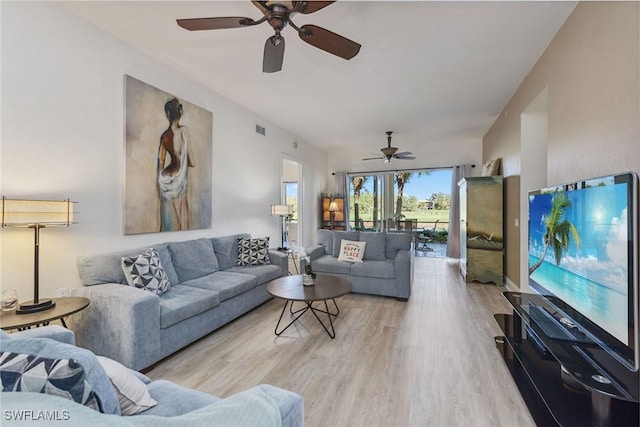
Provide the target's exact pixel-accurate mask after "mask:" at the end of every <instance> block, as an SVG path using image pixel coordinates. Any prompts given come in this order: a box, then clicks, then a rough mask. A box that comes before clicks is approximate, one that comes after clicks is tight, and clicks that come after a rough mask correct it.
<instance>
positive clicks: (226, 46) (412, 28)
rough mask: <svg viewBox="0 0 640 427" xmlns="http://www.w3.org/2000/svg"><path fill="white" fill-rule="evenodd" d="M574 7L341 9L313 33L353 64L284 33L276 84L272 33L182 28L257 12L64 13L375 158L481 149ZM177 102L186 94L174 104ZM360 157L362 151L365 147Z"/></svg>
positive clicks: (102, 5) (320, 140)
mask: <svg viewBox="0 0 640 427" xmlns="http://www.w3.org/2000/svg"><path fill="white" fill-rule="evenodd" d="M575 4H576V3H575V2H560V1H552V2H541V1H534V2H523V1H517V2H505V1H498V2H484V1H475V2H458V1H447V2H432V1H410V2H404V1H388V2H379V1H339V2H336V3H335V4H332V5H330V6H328V7H326V8H325V9H322V10H320V11H318V12H316V13H314V14H310V15H301V14H298V15H295V16H294V17H293V21H294V22H295V23H296V24H297V25H298V26H301V25H304V24H307V23H313V24H315V25H318V26H321V27H324V28H326V29H328V30H331V31H333V32H336V33H338V34H340V35H343V36H345V37H347V38H349V39H351V40H354V41H356V42H358V43H360V44H361V45H362V49H361V50H360V53H359V54H358V55H357V56H356V57H355V58H353V59H352V60H350V61H345V60H344V59H341V58H338V57H335V56H333V55H330V54H328V53H325V52H324V51H321V50H319V49H316V48H314V47H313V46H310V45H308V44H306V43H304V42H302V41H301V40H300V39H299V38H298V36H297V34H296V32H295V30H294V29H293V28H290V27H287V28H285V30H284V31H283V36H284V37H285V39H286V51H285V57H284V65H283V69H282V71H281V72H279V73H273V74H264V73H262V51H263V47H264V43H265V41H266V39H267V38H268V37H269V36H271V35H272V34H273V30H272V28H271V27H270V26H269V25H268V24H267V23H263V24H261V25H259V26H256V27H248V28H238V29H225V30H215V31H200V32H189V31H186V30H183V29H182V28H180V27H178V26H177V25H176V22H175V20H176V18H195V17H212V16H247V17H251V18H253V19H256V20H257V19H258V18H260V17H261V16H262V15H261V13H260V11H259V10H258V9H257V8H256V7H254V6H253V5H252V4H251V3H250V2H249V1H232V2H229V1H86V2H84V1H83V2H63V5H64V7H65V8H67V9H68V10H70V11H71V12H73V13H75V14H77V15H79V16H80V17H82V18H83V19H85V20H87V21H89V22H91V23H93V24H94V25H96V26H98V27H100V28H102V29H104V30H105V31H107V32H109V33H111V34H113V35H114V36H116V37H117V38H120V39H122V40H124V41H125V42H127V43H129V44H130V45H132V46H134V47H136V48H137V49H139V50H141V51H143V52H145V53H146V54H148V55H150V56H151V57H154V58H156V59H157V60H158V61H160V62H162V63H164V64H166V65H167V66H169V67H174V68H176V69H178V70H180V72H182V73H183V74H185V75H187V76H189V77H191V78H193V79H194V80H196V81H198V82H200V83H201V84H203V85H205V86H207V87H210V88H211V89H213V90H214V91H216V92H218V93H220V94H222V95H224V96H226V97H228V98H230V99H231V100H233V101H235V102H237V103H238V104H240V105H242V106H244V107H245V108H247V109H248V110H250V111H252V112H254V113H255V114H257V115H259V116H262V117H264V118H265V119H266V120H268V121H270V122H273V123H275V124H277V125H279V126H281V127H283V128H285V129H287V130H288V131H290V132H292V133H293V134H294V135H297V136H299V137H300V138H301V139H303V140H306V141H307V142H309V143H312V144H314V145H316V146H318V147H320V148H323V149H329V148H331V147H343V148H347V147H349V150H348V151H349V152H359V151H361V156H362V157H369V155H370V154H371V153H373V152H377V150H378V149H379V148H380V147H382V146H383V145H385V144H386V135H385V133H384V132H385V131H387V130H393V131H395V133H394V138H393V145H395V146H397V147H399V148H400V150H401V151H405V150H408V151H412V150H413V151H421V149H422V151H424V147H425V144H429V143H436V142H437V143H443V142H446V143H449V142H450V143H455V142H456V141H462V140H469V139H474V138H482V137H483V136H484V134H485V133H486V131H487V130H488V129H489V126H490V125H491V124H492V123H493V122H494V120H495V118H496V117H497V115H498V114H499V113H500V112H501V111H502V109H503V107H504V106H505V104H506V103H507V101H508V100H509V98H510V97H511V96H512V95H513V93H514V91H515V90H516V88H517V87H518V86H519V85H520V83H521V82H522V80H523V79H524V78H525V76H526V75H527V73H528V72H529V71H530V70H531V68H532V67H533V65H534V64H535V63H536V61H537V60H538V58H539V57H540V55H541V54H542V52H543V51H544V49H545V48H546V46H547V45H548V44H549V42H550V41H551V39H552V38H553V36H554V35H555V34H556V33H557V31H558V29H559V28H560V27H561V26H562V24H563V23H564V21H565V20H566V18H567V16H568V15H569V14H570V13H571V11H572V10H573V8H574V7H575ZM177 95H179V94H177ZM360 147H361V148H360Z"/></svg>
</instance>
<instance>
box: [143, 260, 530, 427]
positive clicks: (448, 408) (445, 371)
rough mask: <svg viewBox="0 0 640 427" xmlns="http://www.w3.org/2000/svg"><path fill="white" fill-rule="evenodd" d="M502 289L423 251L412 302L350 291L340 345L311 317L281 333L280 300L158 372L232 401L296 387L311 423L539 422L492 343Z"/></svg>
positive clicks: (503, 306) (502, 308)
mask: <svg viewBox="0 0 640 427" xmlns="http://www.w3.org/2000/svg"><path fill="white" fill-rule="evenodd" d="M503 290H504V287H498V286H494V285H482V284H477V283H471V284H467V283H464V282H463V281H462V279H461V276H460V274H459V272H458V270H457V260H452V259H446V258H429V257H415V258H414V284H413V289H412V296H411V298H410V300H409V301H407V302H403V301H396V300H395V299H393V298H383V297H375V296H370V295H359V294H350V295H346V296H344V297H341V298H340V299H338V305H339V306H340V316H339V317H338V318H337V319H336V320H335V323H334V326H335V330H336V338H335V339H333V340H332V339H330V338H329V337H328V336H327V334H326V332H325V331H324V330H323V329H322V327H321V326H320V324H319V323H318V321H317V320H316V319H315V318H314V317H313V316H312V315H311V314H309V313H308V314H305V316H304V317H303V318H302V319H301V321H299V322H297V323H295V324H294V325H293V326H291V327H290V328H289V329H288V330H287V331H286V332H285V333H284V334H283V335H282V336H281V337H276V336H275V335H274V333H273V330H274V327H275V324H276V322H277V319H278V316H279V315H280V311H281V310H282V306H283V304H284V302H283V301H282V300H278V299H273V300H271V301H269V302H267V303H265V304H263V305H262V306H260V307H258V308H256V309H255V310H253V311H251V312H250V313H247V314H246V315H244V316H242V317H241V318H239V319H237V320H235V321H233V322H231V323H230V324H228V325H226V326H225V327H223V328H221V329H219V330H217V331H215V332H213V333H212V334H210V335H208V336H206V337H204V338H203V339H201V340H199V341H197V342H196V343H194V344H192V345H190V346H188V347H187V348H185V349H183V350H181V351H179V352H177V353H175V354H174V355H172V356H170V357H168V358H167V359H165V360H163V361H161V362H160V363H158V364H157V365H156V366H155V367H154V369H152V370H151V371H150V372H148V373H147V375H148V376H149V377H151V378H152V379H166V380H169V381H174V382H177V383H179V384H182V385H184V386H186V387H191V388H195V389H198V390H201V391H205V392H208V393H212V394H215V395H217V396H222V397H224V396H228V395H230V394H233V393H236V392H239V391H242V390H245V389H247V388H250V387H252V386H254V385H257V384H261V383H268V384H273V385H276V386H279V387H282V388H285V389H288V390H292V391H295V392H296V393H299V394H300V395H302V396H303V397H304V399H305V423H306V425H307V426H491V427H496V426H505V427H511V426H515V425H517V426H522V427H527V426H535V423H534V422H533V419H532V418H531V415H530V414H529V412H528V410H527V408H526V405H525V404H524V402H523V400H522V398H521V396H520V393H519V392H518V389H517V387H516V385H515V384H514V382H513V380H512V378H511V376H510V374H509V372H508V370H507V368H506V367H505V365H504V362H503V361H502V359H501V357H500V355H499V353H498V351H497V349H496V348H495V345H494V341H493V337H494V336H495V335H498V334H499V333H500V328H499V327H498V325H497V324H496V323H495V321H494V320H493V314H494V313H496V312H508V311H509V309H508V304H507V303H506V301H504V300H503V299H502V297H501V292H502V291H503Z"/></svg>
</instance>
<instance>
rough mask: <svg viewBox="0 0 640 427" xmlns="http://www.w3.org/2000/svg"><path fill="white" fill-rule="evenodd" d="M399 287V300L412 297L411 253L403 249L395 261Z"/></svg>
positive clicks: (394, 265)
mask: <svg viewBox="0 0 640 427" xmlns="http://www.w3.org/2000/svg"><path fill="white" fill-rule="evenodd" d="M393 267H394V269H395V272H396V284H397V285H398V298H406V299H409V297H410V296H411V251H409V250H407V249H401V250H399V251H398V254H397V255H396V257H395V258H394V260H393Z"/></svg>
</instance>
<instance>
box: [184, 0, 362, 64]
mask: <svg viewBox="0 0 640 427" xmlns="http://www.w3.org/2000/svg"><path fill="white" fill-rule="evenodd" d="M251 3H253V4H254V6H256V7H257V8H258V9H259V10H260V11H261V12H262V14H263V17H262V18H260V19H259V20H257V21H256V20H254V19H251V18H246V17H239V16H232V17H218V18H189V19H178V20H177V21H176V22H177V23H178V25H179V26H180V27H182V28H184V29H185V30H189V31H206V30H222V29H227V28H240V27H252V26H255V25H259V24H262V23H263V22H265V21H266V22H268V23H269V25H271V27H272V28H273V29H274V31H275V35H273V36H271V37H269V38H268V39H267V41H266V42H265V45H264V55H263V60H262V71H263V72H265V73H275V72H278V71H280V70H282V63H283V61H284V46H285V42H284V37H283V36H282V35H281V33H280V32H281V31H282V30H283V29H284V28H285V27H286V26H287V24H288V25H290V26H291V28H293V29H294V30H296V31H297V32H298V36H299V37H300V39H301V40H302V41H304V42H305V43H307V44H310V45H311V46H313V47H316V48H318V49H321V50H323V51H325V52H328V53H330V54H332V55H335V56H338V57H340V58H344V59H346V60H349V59H351V58H353V57H354V56H356V55H357V54H358V52H360V47H361V46H360V45H359V44H358V43H356V42H354V41H352V40H349V39H347V38H346V37H343V36H341V35H339V34H336V33H334V32H331V31H329V30H326V29H324V28H321V27H318V26H316V25H309V24H307V25H303V26H302V27H298V26H296V25H295V24H294V23H293V21H292V20H291V17H292V16H293V15H295V14H296V13H302V14H304V15H308V14H310V13H314V12H317V11H319V10H321V9H324V8H325V7H327V6H329V5H331V4H332V3H334V2H333V1H252V2H251Z"/></svg>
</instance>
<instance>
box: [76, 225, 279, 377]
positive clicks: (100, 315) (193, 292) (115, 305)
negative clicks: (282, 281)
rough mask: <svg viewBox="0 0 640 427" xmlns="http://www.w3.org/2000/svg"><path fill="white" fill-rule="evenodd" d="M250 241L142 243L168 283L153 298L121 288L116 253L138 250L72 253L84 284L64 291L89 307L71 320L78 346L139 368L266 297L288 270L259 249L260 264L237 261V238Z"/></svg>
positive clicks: (246, 236)
mask: <svg viewBox="0 0 640 427" xmlns="http://www.w3.org/2000/svg"><path fill="white" fill-rule="evenodd" d="M250 238H251V236H250V235H249V234H235V235H231V236H223V237H213V238H201V239H194V240H188V241H182V242H168V243H161V244H157V245H153V246H150V248H152V249H155V251H156V252H157V253H158V255H159V258H160V261H161V265H162V267H163V269H164V271H165V272H166V276H167V278H168V281H169V282H170V284H171V286H170V290H169V291H168V292H166V293H163V294H161V295H160V296H158V295H156V294H155V293H153V292H148V291H146V290H143V289H139V288H137V287H135V286H128V285H127V278H126V277H125V273H124V271H123V266H122V258H123V257H135V256H136V255H139V254H141V253H144V252H145V248H139V249H132V250H128V251H123V252H113V253H109V254H103V255H95V256H86V257H81V258H79V259H78V272H79V274H80V280H81V281H82V284H83V285H84V286H83V287H82V288H80V289H73V290H72V294H73V295H77V296H84V297H87V298H89V299H90V300H91V304H89V306H88V307H87V308H86V309H85V310H83V311H81V312H79V313H77V314H75V315H74V318H73V319H72V320H73V322H72V324H71V328H72V329H73V330H74V332H75V333H76V340H77V342H78V345H80V346H81V347H84V348H87V349H89V350H91V351H93V352H94V353H95V354H98V355H101V356H107V357H109V358H111V359H114V360H117V361H118V362H120V363H122V364H123V365H125V366H127V367H128V368H131V369H135V370H137V371H139V370H142V369H144V368H147V367H149V366H151V365H153V364H154V363H156V362H158V361H159V360H161V359H163V358H165V357H167V356H169V355H170V354H172V353H174V352H175V351H177V350H179V349H181V348H182V347H184V346H186V345H188V344H190V343H192V342H193V341H195V340H197V339H198V338H201V337H203V336H205V335H207V334H209V333H210V332H212V331H214V330H215V329H217V328H219V327H221V326H223V325H225V324H227V323H228V322H230V321H232V320H233V319H235V318H237V317H239V316H241V315H243V314H244V313H246V312H248V311H250V310H252V309H253V308H255V307H257V306H259V305H260V304H262V303H264V302H265V301H267V300H269V299H271V298H272V296H271V295H270V294H269V293H268V292H267V291H266V289H265V288H266V284H267V283H268V282H270V281H271V280H273V279H276V278H278V277H281V276H286V275H287V274H288V257H287V254H286V253H281V252H278V251H275V250H274V251H265V254H263V255H268V264H260V265H238V254H239V251H240V250H239V240H240V239H250ZM267 243H268V242H267Z"/></svg>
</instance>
